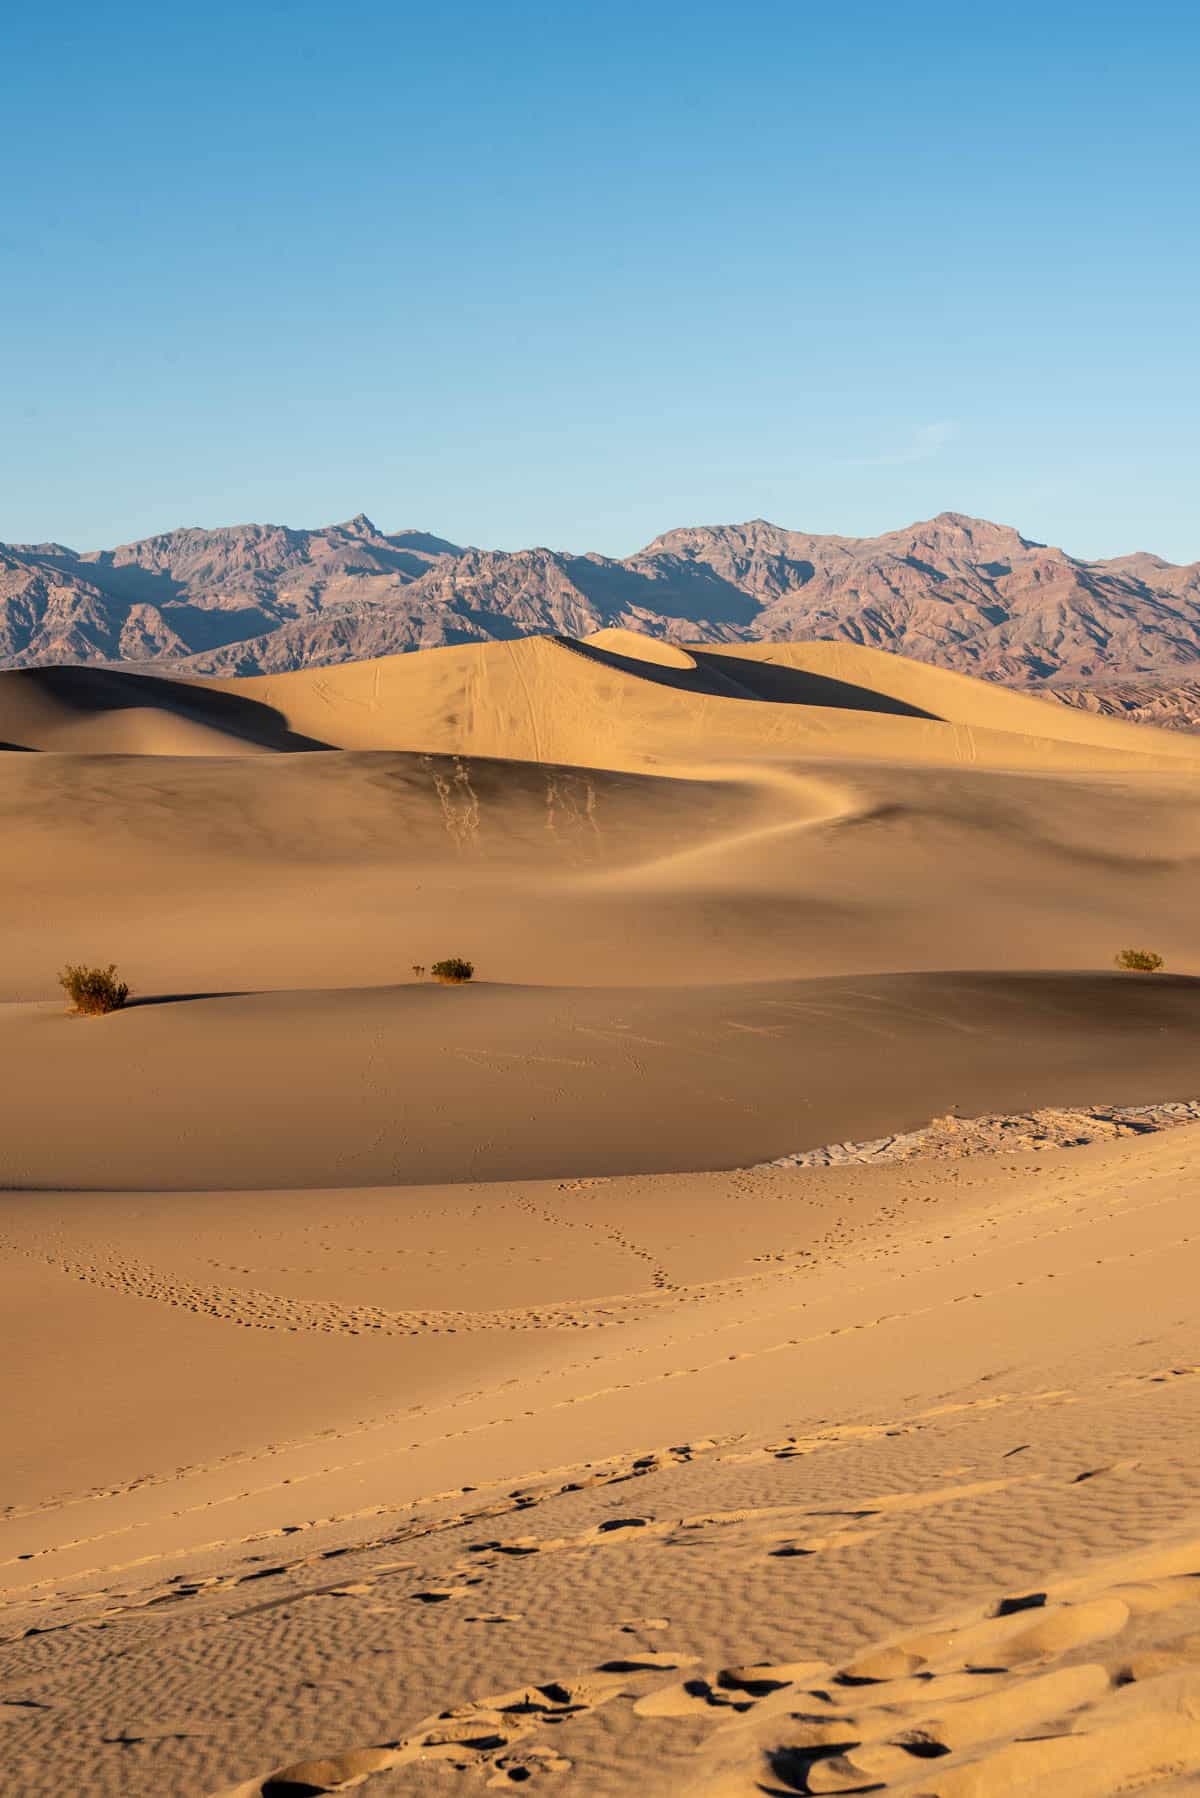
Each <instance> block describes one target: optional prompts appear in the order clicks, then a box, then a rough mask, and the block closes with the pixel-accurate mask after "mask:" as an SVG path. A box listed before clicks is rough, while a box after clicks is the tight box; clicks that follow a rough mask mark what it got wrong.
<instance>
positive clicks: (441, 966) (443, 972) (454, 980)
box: [429, 955, 475, 986]
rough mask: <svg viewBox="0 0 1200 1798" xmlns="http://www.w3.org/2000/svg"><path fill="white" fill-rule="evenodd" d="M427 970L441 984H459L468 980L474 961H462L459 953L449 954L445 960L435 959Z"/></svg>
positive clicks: (472, 971)
mask: <svg viewBox="0 0 1200 1798" xmlns="http://www.w3.org/2000/svg"><path fill="white" fill-rule="evenodd" d="M429 972H430V973H431V974H432V975H433V977H434V979H435V980H440V981H441V983H442V985H443V986H459V985H461V983H462V982H463V981H464V980H470V978H471V976H472V974H473V973H474V972H475V963H474V962H473V961H464V960H463V959H462V957H461V956H460V955H451V956H450V957H449V958H448V959H447V960H446V961H435V962H434V964H433V966H432V967H431V968H430V970H429Z"/></svg>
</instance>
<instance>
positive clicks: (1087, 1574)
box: [0, 631, 1200, 1798]
mask: <svg viewBox="0 0 1200 1798" xmlns="http://www.w3.org/2000/svg"><path fill="white" fill-rule="evenodd" d="M0 741H3V742H5V743H8V744H12V745H16V746H17V747H18V748H19V749H25V750H32V751H36V752H37V753H15V752H14V753H5V754H0V820H2V823H3V828H4V832H5V844H6V849H7V851H8V855H7V862H6V879H5V882H4V883H3V887H2V889H0V924H2V925H3V928H2V929H0V1057H2V1065H3V1073H4V1078H3V1081H2V1082H0V1090H2V1092H3V1100H2V1102H0V1125H2V1127H0V1187H2V1188H3V1189H4V1190H2V1191H0V1247H2V1248H3V1251H4V1253H3V1258H2V1260H0V1297H2V1299H3V1303H2V1304H0V1331H2V1332H3V1334H4V1342H3V1352H2V1354H0V1388H2V1390H3V1396H4V1403H5V1406H6V1416H7V1419H8V1421H9V1429H8V1441H9V1448H10V1453H9V1456H8V1458H7V1464H6V1474H7V1478H6V1485H5V1504H6V1507H7V1508H6V1509H5V1510H4V1512H3V1513H0V1551H2V1552H0V1559H3V1561H4V1565H5V1576H4V1583H5V1588H6V1589H5V1592H4V1606H3V1609H2V1610H0V1721H2V1722H3V1725H4V1731H5V1737H4V1742H5V1756H6V1759H5V1780H4V1783H5V1789H8V1788H9V1787H10V1786H11V1788H12V1789H13V1790H14V1791H19V1792H20V1793H21V1794H22V1795H23V1798H35V1795H38V1794H43V1793H44V1794H50V1793H59V1792H62V1791H86V1792H88V1793H95V1794H97V1795H99V1798H104V1795H106V1794H112V1795H113V1798H117V1795H120V1798H141V1795H142V1794H145V1795H146V1798H149V1794H150V1793H155V1794H162V1793H168V1794H178V1795H180V1798H184V1795H186V1798H197V1795H199V1798H212V1795H213V1794H217V1793H223V1794H229V1793H232V1794H236V1795H237V1798H251V1795H257V1794H260V1793H261V1794H274V1795H275V1798H280V1795H281V1794H285V1793H292V1794H299V1793H301V1792H304V1793H313V1792H323V1791H335V1790H344V1789H349V1788H350V1787H352V1786H356V1785H357V1784H359V1783H361V1784H362V1785H363V1788H364V1789H369V1790H372V1791H378V1792H379V1793H381V1794H383V1793H387V1792H396V1793H400V1792H403V1793H430V1794H432V1793H438V1794H442V1795H443V1798H444V1795H445V1794H447V1793H449V1792H451V1791H457V1790H459V1789H465V1790H475V1789H481V1788H482V1789H497V1790H499V1789H507V1788H508V1787H509V1786H513V1785H523V1784H526V1783H530V1784H532V1785H533V1786H534V1787H535V1788H536V1789H538V1790H539V1791H541V1790H544V1791H545V1792H547V1793H552V1792H555V1791H558V1792H562V1793H563V1794H564V1795H568V1794H570V1795H574V1794H578V1795H579V1798H607V1795H608V1794H627V1793H629V1792H632V1791H638V1792H642V1793H645V1794H647V1795H648V1798H654V1795H656V1794H664V1795H667V1794H685V1793H686V1794H692V1793H708V1794H711V1795H712V1798H742V1795H743V1794H746V1795H747V1798H748V1795H749V1794H750V1793H753V1792H764V1791H765V1792H774V1793H781V1792H814V1793H815V1792H832V1791H855V1790H880V1791H889V1792H890V1791H897V1792H903V1793H909V1794H913V1795H914V1798H915V1795H916V1794H921V1795H923V1798H929V1795H930V1794H936V1795H937V1798H966V1795H967V1794H976V1795H978V1798H992V1795H993V1794H995V1795H999V1794H1007V1793H1008V1792H1010V1791H1021V1792H1029V1793H1030V1794H1038V1795H1039V1798H1041V1795H1042V1794H1046V1798H1049V1794H1050V1793H1053V1794H1054V1795H1055V1798H1063V1795H1064V1794H1065V1795H1067V1798H1074V1795H1076V1794H1078V1798H1092V1794H1102V1793H1113V1794H1116V1793H1117V1792H1128V1791H1131V1790H1138V1791H1141V1790H1143V1789H1151V1790H1154V1791H1155V1792H1156V1793H1157V1792H1159V1791H1161V1792H1162V1793H1163V1794H1164V1798H1166V1794H1168V1793H1171V1792H1174V1791H1175V1790H1183V1789H1191V1787H1190V1786H1189V1784H1188V1782H1189V1781H1190V1782H1192V1785H1194V1783H1195V1781H1196V1779H1197V1778H1198V1777H1200V1738H1198V1735H1197V1728H1196V1724H1195V1716H1196V1714H1197V1706H1198V1705H1200V1699H1197V1696H1196V1688H1195V1684H1194V1682H1195V1669H1196V1667H1197V1666H1200V1659H1198V1658H1197V1654H1196V1642H1197V1640H1200V1608H1198V1607H1200V1601H1198V1600H1197V1598H1196V1595H1195V1588H1196V1576H1197V1575H1200V1514H1198V1511H1197V1499H1198V1486H1200V1470H1198V1468H1197V1463H1196V1457H1195V1448H1194V1444H1195V1434H1196V1425H1197V1422H1198V1421H1200V1419H1198V1412H1197V1407H1198V1406H1200V1380H1198V1379H1197V1367H1198V1366H1200V1350H1198V1344H1197V1341H1196V1334H1195V1325H1194V1315H1193V1314H1194V1310H1195V1306H1194V1292H1195V1287H1196V1278H1197V1272H1198V1271H1200V1270H1198V1269H1197V1265H1196V1255H1197V1246H1196V1245H1197V1243H1200V1232H1197V1229H1196V1192H1197V1188H1196V1179H1195V1166H1196V1155H1197V1149H1198V1148H1200V1126H1197V1125H1196V1124H1194V1123H1189V1122H1187V1121H1184V1122H1180V1123H1177V1124H1176V1125H1175V1127H1173V1128H1170V1129H1164V1130H1163V1131H1162V1132H1161V1133H1159V1134H1154V1135H1124V1134H1121V1132H1120V1130H1118V1129H1117V1128H1116V1127H1115V1126H1113V1124H1112V1118H1111V1115H1110V1113H1111V1108H1112V1107H1129V1106H1139V1105H1141V1106H1160V1105H1161V1104H1162V1102H1164V1101H1181V1102H1182V1101H1187V1102H1191V1103H1193V1104H1194V1103H1195V1102H1197V1101H1200V939H1198V937H1197V921H1196V920H1197V913H1196V899H1195V895H1196V868H1197V865H1198V864H1200V761H1198V760H1197V753H1198V752H1197V750H1196V747H1195V744H1194V743H1189V740H1188V739H1187V738H1184V737H1181V736H1172V735H1170V734H1169V733H1156V732H1153V731H1149V730H1146V729H1144V728H1141V727H1135V726H1130V725H1126V724H1122V723H1120V722H1116V721H1113V720H1110V719H1104V718H1095V717H1091V716H1088V715H1086V714H1082V713H1077V712H1070V711H1068V710H1066V709H1065V708H1062V707H1057V706H1054V705H1052V704H1043V703H1042V702H1039V701H1035V700H1031V699H1028V698H1022V697H1020V696H1017V695H1014V694H1011V693H1008V692H1006V691H1005V690H1004V689H1002V688H999V687H995V686H990V685H985V684H982V683H978V682H973V681H970V680H966V679H963V678H960V677H958V676H954V675H950V674H947V673H944V672H939V671H936V670H933V669H930V668H926V667H923V666H921V665H919V664H916V663H911V662H904V661H901V660H899V659H897V658H892V657H887V656H882V655H880V654H878V653H876V652H872V651H867V650H860V649H857V648H855V647H854V646H852V645H845V644H841V645H831V644H819V643H818V644H804V645H796V646H787V645H784V646H780V645H769V646H761V647H760V646H742V647H740V648H736V649H735V648H730V649H728V650H726V649H722V650H720V651H719V652H714V651H710V650H708V649H701V648H699V647H696V646H689V645H686V644H684V645H677V644H665V643H661V642H660V643H653V644H647V643H646V642H645V641H644V640H642V639H640V638H638V637H637V636H635V635H634V634H632V633H629V632H618V631H606V632H601V633H599V634H598V635H597V636H596V637H594V638H592V639H589V640H587V641H583V642H576V641H571V640H566V639H556V638H543V639H533V640H527V641H523V642H517V643H512V644H489V645H484V646H478V645H476V646H471V647H468V648H463V649H457V648H452V649H439V650H435V651H429V652H422V653H419V654H415V655H410V656H404V657H395V658H390V659H387V660H384V661H379V662H375V663H369V664H363V665H360V666H358V667H355V666H347V667H339V668H332V669H321V670H315V671H310V672H306V673H303V674H296V675H288V676H282V677H279V678H270V679H261V680H251V681H236V682H215V681H214V682H198V681H192V682H187V683H183V682H167V681H161V680H145V679H143V678H141V677H138V676H134V675H130V674H127V673H124V672H122V671H114V670H73V669H72V670H49V671H45V670H44V671H39V672H36V673H21V674H14V673H10V674H4V675H0ZM316 751H320V753H316ZM306 752H308V753H306ZM1142 944H1144V945H1146V946H1148V947H1151V948H1155V949H1158V950H1159V951H1161V952H1162V953H1164V954H1165V955H1166V957H1167V961H1168V969H1169V971H1168V972H1167V973H1166V974H1159V975H1153V976H1131V975H1125V974H1118V973H1117V972H1116V971H1115V970H1114V969H1113V967H1112V960H1113V955H1114V952H1115V951H1116V950H1117V949H1119V948H1122V947H1125V946H1129V945H1142ZM447 954H459V955H467V956H469V957H470V958H471V959H472V960H473V961H474V962H475V963H476V966H477V976H476V979H475V981H474V982H473V983H471V984H470V985H467V986H465V987H461V988H445V987H442V986H439V985H436V984H432V983H430V982H429V981H428V980H427V979H425V978H422V977H420V976H419V975H417V974H416V973H415V972H414V964H415V965H416V966H418V967H419V966H427V965H428V964H429V963H431V962H432V961H434V960H435V959H437V958H438V957H439V956H442V955H447ZM76 960H85V961H101V962H105V963H106V962H108V961H109V960H115V961H116V962H117V963H118V964H119V967H120V970H121V972H122V974H123V975H124V976H125V977H126V978H127V979H128V980H129V981H130V982H131V984H132V986H133V989H134V1003H133V1004H131V1005H130V1006H129V1007H128V1008H127V1009H125V1010H124V1011H122V1012H120V1013H118V1014H116V1015H114V1016H111V1017H108V1018H104V1019H96V1020H84V1019H77V1018H72V1017H69V1016H67V1015H66V1014H65V1012H64V1011H63V1008H62V1005H61V1003H60V999H59V995H58V994H57V992H56V990H55V975H56V973H57V970H58V969H59V967H60V966H61V965H62V964H63V963H64V962H66V961H76ZM1014 1114H1015V1121H1014V1122H1013V1123H1012V1124H1011V1125H1009V1124H1008V1123H1006V1122H1005V1120H1006V1119H1008V1118H1010V1117H1014ZM1123 1115H1124V1114H1123ZM1179 1115H1180V1116H1183V1115H1184V1114H1182V1113H1181V1114H1179ZM947 1117H950V1118H952V1119H955V1118H956V1119H958V1120H966V1121H963V1122H953V1121H951V1122H948V1123H947V1122H944V1121H943V1122H942V1123H941V1124H939V1125H938V1126H937V1127H936V1128H934V1129H926V1128H925V1126H926V1125H928V1123H929V1120H931V1119H933V1118H939V1119H942V1120H945V1119H946V1118H947ZM972 1120H976V1121H972ZM978 1120H982V1121H978ZM1080 1120H1082V1123H1081V1122H1080ZM1093 1126H1094V1128H1093ZM897 1133H901V1134H902V1135H904V1139H905V1141H904V1148H903V1153H904V1156H905V1159H903V1160H902V1161H898V1162H895V1163H893V1164H890V1165H889V1164H887V1163H886V1162H881V1163H880V1164H879V1165H865V1164H864V1165H856V1164H847V1165H841V1166H798V1167H796V1166H794V1167H762V1166H760V1165H758V1164H761V1163H764V1162H770V1161H775V1160H778V1159H779V1158H786V1157H789V1156H790V1157H796V1156H800V1155H803V1154H804V1152H806V1151H810V1150H814V1151H822V1150H823V1148H825V1147H826V1146H827V1145H830V1144H838V1143H843V1142H851V1143H869V1142H872V1141H875V1140H877V1139H879V1138H881V1137H891V1136H894V1135H896V1134H897ZM1014 1134H1016V1135H1017V1136H1018V1137H1019V1138H1020V1140H1021V1141H1022V1143H1024V1144H1031V1145H1032V1147H1033V1150H1034V1152H1029V1153H1021V1154H1011V1153H1000V1154H998V1153H996V1152H995V1151H996V1149H997V1145H1000V1146H1003V1145H1005V1144H1006V1143H1009V1142H1010V1141H1011V1139H1012V1137H1013V1135H1014ZM1080 1135H1083V1136H1084V1137H1086V1138H1087V1139H1088V1140H1087V1142H1086V1145H1085V1146H1082V1147H1074V1148H1066V1147H1062V1146H1060V1145H1061V1144H1062V1143H1063V1142H1065V1141H1069V1140H1074V1139H1076V1138H1077V1137H1078V1136H1080ZM967 1151H969V1158H968V1159H960V1158H958V1157H959V1155H960V1153H963V1152H967Z"/></svg>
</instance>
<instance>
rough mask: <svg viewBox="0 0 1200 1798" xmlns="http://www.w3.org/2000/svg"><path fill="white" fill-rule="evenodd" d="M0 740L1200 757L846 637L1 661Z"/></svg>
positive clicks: (607, 639) (140, 745)
mask: <svg viewBox="0 0 1200 1798" xmlns="http://www.w3.org/2000/svg"><path fill="white" fill-rule="evenodd" d="M0 733H2V735H0V741H4V742H6V743H7V744H8V745H9V746H10V747H13V748H26V749H56V750H83V751H88V752H90V753H99V752H104V751H110V752H113V753H125V754H130V753H132V754H140V753H146V754H159V755H187V754H193V755H217V754H222V753H228V754H248V753H254V752H257V751H262V750H265V749H310V750H311V749H317V748H328V749H334V748H336V749H360V750H361V749H392V750H395V749H405V750H423V751H427V752H432V753H441V754H446V753H449V754H458V755H486V756H502V757H505V758H512V759H518V760H523V761H538V762H543V761H552V762H560V763H561V762H565V763H571V764H574V765H576V766H579V767H592V768H594V767H603V768H612V769H618V768H626V769H628V768H642V769H644V768H647V767H651V766H658V765H662V764H667V765H674V766H678V765H682V764H684V763H690V764H702V763H704V762H711V761H713V760H714V759H716V758H719V757H720V756H722V755H726V754H727V755H730V756H743V757H744V756H746V755H758V756H767V757H780V756H785V755H788V754H791V755H807V756H814V755H820V754H830V755H835V756H851V757H854V758H855V759H859V758H864V759H865V758H872V759H877V760H889V761H897V760H902V761H922V762H926V761H930V762H946V763H951V764H954V763H962V762H971V763H976V764H982V765H989V766H995V767H1009V768H1011V767H1020V766H1026V767H1043V768H1050V767H1075V768H1084V767H1096V768H1099V767H1105V766H1110V767H1115V766H1118V765H1120V762H1121V759H1122V758H1123V757H1124V758H1133V760H1134V761H1135V762H1136V763H1138V764H1140V765H1142V766H1145V765H1147V762H1148V761H1157V762H1159V763H1160V764H1161V765H1164V766H1165V765H1168V764H1176V763H1185V764H1191V765H1195V766H1200V747H1198V746H1197V745H1195V744H1193V743H1192V742H1190V741H1189V740H1188V739H1187V738H1186V737H1180V736H1179V735H1178V734H1175V733H1171V732H1168V731H1160V732H1156V731H1151V730H1147V729H1145V728H1143V729H1141V730H1138V731H1136V732H1134V733H1131V732H1130V731H1129V729H1128V728H1127V727H1125V726H1124V725H1123V724H1122V723H1121V722H1120V721H1118V720H1115V719H1112V718H1108V717H1104V716H1100V715H1093V714H1091V713H1085V714H1083V715H1082V716H1081V715H1080V714H1079V713H1078V712H1076V711H1073V710H1070V709H1067V708H1065V707H1062V706H1056V705H1053V704H1052V703H1050V702H1048V701H1044V700H1039V699H1034V698H1031V697H1029V696H1026V695H1022V694H1017V693H1012V692H1009V691H1008V690H1006V689H1005V688H1002V687H996V686H994V685H992V684H990V683H987V682H983V681H978V680H973V679H971V678H969V677H966V676H962V675H956V674H953V673H950V672H948V671H946V670H944V669H936V668H931V667H929V666H927V665H926V664H924V663H922V662H912V661H908V660H906V659H904V658H902V657H899V656H894V655H886V654H884V653H882V652H881V651H879V650H873V649H866V648H862V647H859V646H857V645H853V644H845V643H769V644H764V643H757V644H740V645H729V646H726V647H725V648H723V649H722V650H720V651H719V652H718V651H714V650H711V649H705V648H701V647H700V646H684V645H680V644H672V643H663V642H659V641H657V640H655V639H652V638H645V637H639V636H637V635H635V634H634V633H633V632H630V631H609V630H606V631H600V632H598V633H596V634H595V635H594V636H592V637H588V638H584V639H582V640H576V639H572V638H562V637H528V638H523V639H521V640H519V641H516V642H509V643H495V644H471V645H467V646H465V647H461V648H447V649H438V650H429V651H425V652H423V653H420V654H417V655H415V656H388V657H384V658H382V659H380V660H376V661H368V662H353V663H349V664H346V665H344V666H341V667H337V668H322V669H305V670H301V671H300V672H298V673H295V674H289V675H278V676H260V677H255V678H252V679H246V680H236V681H207V680H203V681H197V680H170V681H168V680H163V679H161V678H154V677H151V676H145V675H138V674H132V673H125V672H121V671H116V670H106V669H88V668H70V669H66V668H63V669H58V668H52V669H26V670H11V671H9V672H7V673H0Z"/></svg>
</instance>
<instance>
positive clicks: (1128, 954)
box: [1116, 949, 1163, 974]
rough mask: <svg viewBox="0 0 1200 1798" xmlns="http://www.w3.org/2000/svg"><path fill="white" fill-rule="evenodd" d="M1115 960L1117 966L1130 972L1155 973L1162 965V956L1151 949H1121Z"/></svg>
mask: <svg viewBox="0 0 1200 1798" xmlns="http://www.w3.org/2000/svg"><path fill="white" fill-rule="evenodd" d="M1116 960H1117V966H1118V967H1119V968H1124V969H1125V970H1126V971H1127V972H1128V973H1131V974H1157V973H1158V970H1159V969H1160V968H1161V967H1162V965H1163V958H1162V956H1161V955H1156V954H1155V953H1154V951H1153V949H1122V950H1121V953H1120V954H1119V955H1118V956H1117V958H1116Z"/></svg>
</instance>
